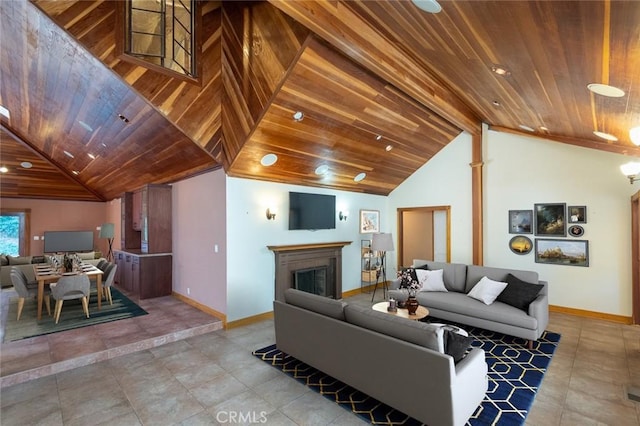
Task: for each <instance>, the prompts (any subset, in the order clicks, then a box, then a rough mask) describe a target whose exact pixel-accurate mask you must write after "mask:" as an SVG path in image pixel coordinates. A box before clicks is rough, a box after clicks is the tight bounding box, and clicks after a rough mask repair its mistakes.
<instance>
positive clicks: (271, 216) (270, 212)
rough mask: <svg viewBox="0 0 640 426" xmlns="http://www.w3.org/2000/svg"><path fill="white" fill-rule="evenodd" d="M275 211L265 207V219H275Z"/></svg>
mask: <svg viewBox="0 0 640 426" xmlns="http://www.w3.org/2000/svg"><path fill="white" fill-rule="evenodd" d="M275 218H276V213H275V212H273V211H271V209H267V220H275Z"/></svg>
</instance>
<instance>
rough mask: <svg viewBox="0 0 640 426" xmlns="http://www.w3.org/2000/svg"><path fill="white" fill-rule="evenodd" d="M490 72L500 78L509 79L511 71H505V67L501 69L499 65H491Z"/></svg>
mask: <svg viewBox="0 0 640 426" xmlns="http://www.w3.org/2000/svg"><path fill="white" fill-rule="evenodd" d="M491 71H493V72H494V73H496V74H498V75H499V76H501V77H509V76H510V75H511V71H509V70H508V69H506V68H505V67H501V66H500V65H493V66H492V67H491Z"/></svg>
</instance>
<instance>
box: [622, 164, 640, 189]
mask: <svg viewBox="0 0 640 426" xmlns="http://www.w3.org/2000/svg"><path fill="white" fill-rule="evenodd" d="M620 171H621V172H622V174H623V175H625V176H626V177H627V178H629V183H631V184H633V183H634V182H637V181H640V161H629V162H628V163H625V164H623V165H622V166H620Z"/></svg>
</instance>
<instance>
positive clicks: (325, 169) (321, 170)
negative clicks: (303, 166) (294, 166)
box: [316, 164, 329, 175]
mask: <svg viewBox="0 0 640 426" xmlns="http://www.w3.org/2000/svg"><path fill="white" fill-rule="evenodd" d="M328 171H329V166H327V165H326V164H323V165H321V166H318V167H316V174H317V175H326V174H327V172H328Z"/></svg>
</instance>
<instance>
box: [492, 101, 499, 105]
mask: <svg viewBox="0 0 640 426" xmlns="http://www.w3.org/2000/svg"><path fill="white" fill-rule="evenodd" d="M491 103H492V104H493V106H500V102H498V101H493V102H491Z"/></svg>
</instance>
